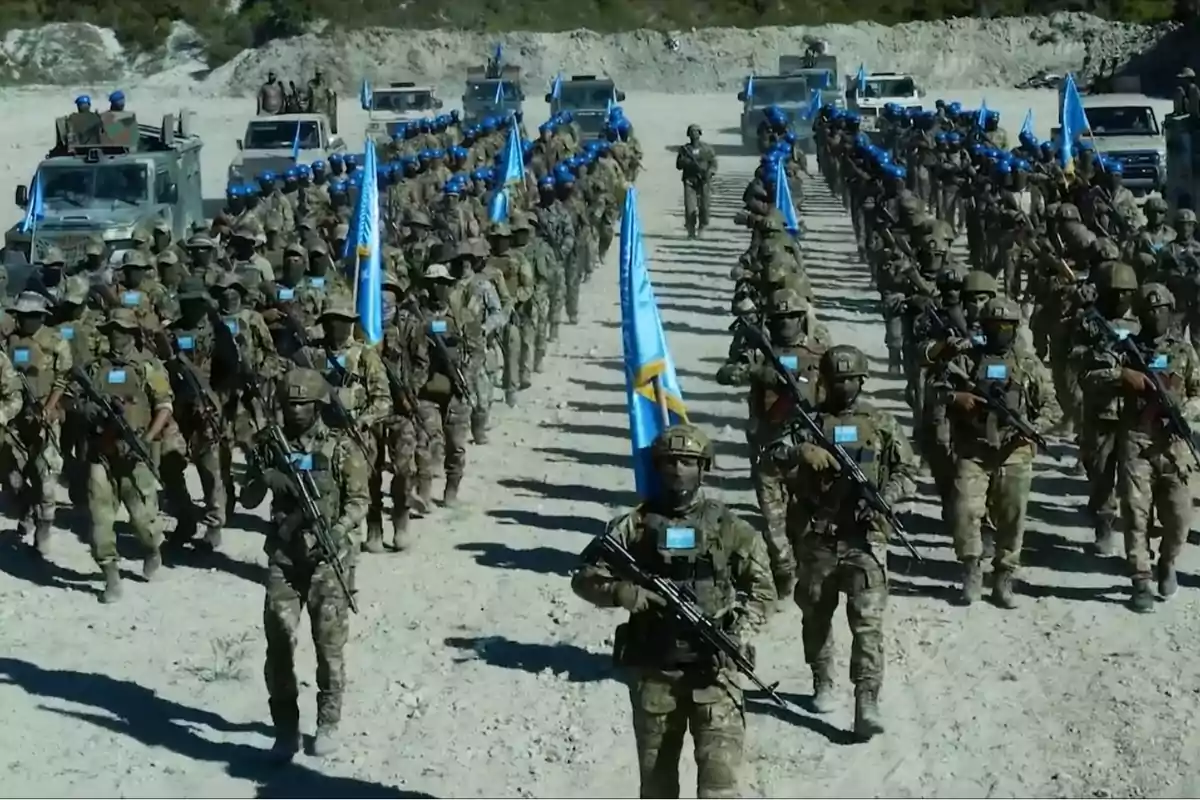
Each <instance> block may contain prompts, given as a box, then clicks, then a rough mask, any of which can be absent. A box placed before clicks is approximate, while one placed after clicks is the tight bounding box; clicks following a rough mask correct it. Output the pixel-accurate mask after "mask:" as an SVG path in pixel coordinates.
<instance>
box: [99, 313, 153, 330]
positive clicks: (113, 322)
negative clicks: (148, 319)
mask: <svg viewBox="0 0 1200 800" xmlns="http://www.w3.org/2000/svg"><path fill="white" fill-rule="evenodd" d="M97 327H99V328H100V329H102V330H106V329H108V328H124V329H125V330H127V331H136V330H138V329H139V328H141V327H142V326H141V323H139V322H138V318H137V313H135V312H134V310H133V309H132V308H114V309H112V310H111V311H109V312H108V315H107V316H106V317H105V318H104V321H103V322H101V323H100V324H99V325H98V326H97Z"/></svg>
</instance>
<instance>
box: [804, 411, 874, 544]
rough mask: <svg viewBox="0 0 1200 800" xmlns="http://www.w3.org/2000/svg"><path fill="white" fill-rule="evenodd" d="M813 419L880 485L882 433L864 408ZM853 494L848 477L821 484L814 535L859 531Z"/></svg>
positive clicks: (868, 476) (868, 478)
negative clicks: (845, 479) (822, 485)
mask: <svg viewBox="0 0 1200 800" xmlns="http://www.w3.org/2000/svg"><path fill="white" fill-rule="evenodd" d="M816 422H817V424H818V425H820V426H821V432H822V433H823V434H824V435H825V438H826V439H827V440H828V441H830V442H832V443H833V444H837V445H841V447H842V449H843V450H845V451H846V455H848V456H850V458H852V459H854V461H855V463H857V464H858V466H859V469H861V470H862V473H863V475H864V476H865V477H866V479H867V480H868V481H870V482H871V484H872V485H873V486H874V487H875V488H876V489H879V488H881V486H882V484H883V482H884V481H885V480H886V479H887V477H888V476H887V475H885V474H883V472H884V464H883V462H882V460H881V457H882V454H883V447H884V442H883V435H882V433H881V432H880V430H879V426H878V425H877V424H876V422H875V420H874V418H873V417H872V416H871V413H870V411H869V410H868V409H866V408H862V407H856V408H852V409H849V410H847V411H845V412H843V413H842V414H838V415H834V414H820V415H818V416H817V417H816ZM856 499H857V498H856V496H854V495H853V494H852V487H851V485H850V482H849V481H844V480H835V481H834V482H833V483H832V484H831V485H829V486H828V487H825V490H824V492H823V493H822V496H821V498H820V500H819V501H816V502H814V503H813V506H814V511H813V515H812V522H811V525H810V529H811V530H812V531H813V532H814V533H816V534H818V535H830V534H837V533H841V534H851V535H859V534H861V533H863V530H862V526H861V525H860V524H858V523H856V522H855V519H854V516H855V511H856V503H855V500H856Z"/></svg>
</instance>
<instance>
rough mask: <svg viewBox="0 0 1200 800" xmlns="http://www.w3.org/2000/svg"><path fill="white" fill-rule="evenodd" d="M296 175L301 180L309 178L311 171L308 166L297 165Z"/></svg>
mask: <svg viewBox="0 0 1200 800" xmlns="http://www.w3.org/2000/svg"><path fill="white" fill-rule="evenodd" d="M296 174H297V175H299V176H300V177H301V178H309V177H312V170H311V169H309V167H308V164H297V165H296Z"/></svg>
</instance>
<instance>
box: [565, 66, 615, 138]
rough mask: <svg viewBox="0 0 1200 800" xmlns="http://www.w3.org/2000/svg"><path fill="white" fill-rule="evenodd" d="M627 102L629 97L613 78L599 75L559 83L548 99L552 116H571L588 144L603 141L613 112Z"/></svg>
mask: <svg viewBox="0 0 1200 800" xmlns="http://www.w3.org/2000/svg"><path fill="white" fill-rule="evenodd" d="M624 99H625V93H624V92H622V91H620V90H619V89H617V87H616V84H614V83H613V81H612V79H611V78H608V77H604V76H596V75H572V76H571V79H570V80H566V81H560V80H556V81H555V82H554V86H553V88H552V89H551V90H550V93H549V94H547V95H546V102H547V103H549V104H550V114H551V115H554V114H557V113H558V112H560V111H570V112H571V117H572V120H573V121H574V123H575V124H576V125H578V126H579V131H580V133H581V134H582V136H583V142H584V144H586V143H588V142H591V141H595V140H597V139H599V138H600V134H601V132H602V131H603V130H604V124H605V122H607V121H608V110H609V108H610V107H611V106H613V105H614V104H616V103H620V102H622V101H624Z"/></svg>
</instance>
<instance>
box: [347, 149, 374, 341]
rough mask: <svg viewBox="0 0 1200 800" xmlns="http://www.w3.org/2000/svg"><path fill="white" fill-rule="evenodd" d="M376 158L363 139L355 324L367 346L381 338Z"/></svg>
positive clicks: (356, 220)
mask: <svg viewBox="0 0 1200 800" xmlns="http://www.w3.org/2000/svg"><path fill="white" fill-rule="evenodd" d="M378 170H379V159H378V156H377V155H376V153H375V140H374V139H372V138H371V137H369V136H368V137H367V145H366V152H365V153H364V154H363V163H362V176H363V178H362V188H361V189H360V190H359V193H358V207H357V208H356V209H355V213H354V228H353V230H351V231H350V236H349V237H347V241H348V242H349V241H353V242H354V254H355V265H356V275H355V276H354V277H355V282H356V283H355V286H356V287H357V291H356V295H357V297H356V299H357V304H358V308H357V310H358V322H359V325H361V326H362V332H363V336H364V338H365V339H366V341H367V343H368V344H377V343H378V342H379V341H380V340H382V339H383V258H382V257H383V253H382V252H381V244H382V237H381V236H380V228H379V172H378Z"/></svg>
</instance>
